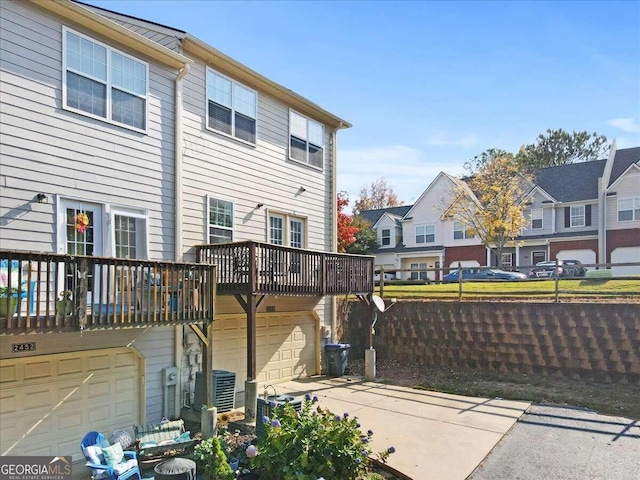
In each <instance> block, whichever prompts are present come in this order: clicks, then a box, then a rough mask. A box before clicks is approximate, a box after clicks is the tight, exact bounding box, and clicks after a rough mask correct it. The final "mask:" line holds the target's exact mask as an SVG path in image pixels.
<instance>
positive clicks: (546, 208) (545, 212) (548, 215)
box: [522, 193, 564, 237]
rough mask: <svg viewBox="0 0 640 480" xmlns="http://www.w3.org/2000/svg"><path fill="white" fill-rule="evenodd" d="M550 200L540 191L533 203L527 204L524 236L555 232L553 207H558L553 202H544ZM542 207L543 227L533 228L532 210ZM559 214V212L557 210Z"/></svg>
mask: <svg viewBox="0 0 640 480" xmlns="http://www.w3.org/2000/svg"><path fill="white" fill-rule="evenodd" d="M545 200H548V199H547V198H546V197H544V196H543V195H541V194H540V193H536V195H535V196H534V198H533V201H532V203H531V205H529V206H527V207H526V209H525V211H524V214H525V216H526V218H527V221H526V223H525V229H524V231H523V232H522V236H523V237H527V236H531V235H548V234H551V233H553V209H554V208H556V207H555V206H554V205H553V204H550V203H543V202H544V201H545ZM536 209H542V228H536V229H533V228H531V210H536ZM556 214H557V212H556ZM562 215H563V217H562V224H563V225H564V210H563V211H562Z"/></svg>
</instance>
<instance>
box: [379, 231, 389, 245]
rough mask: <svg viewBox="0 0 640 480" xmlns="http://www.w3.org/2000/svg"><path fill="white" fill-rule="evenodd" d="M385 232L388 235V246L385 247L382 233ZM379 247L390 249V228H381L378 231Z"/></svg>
mask: <svg viewBox="0 0 640 480" xmlns="http://www.w3.org/2000/svg"><path fill="white" fill-rule="evenodd" d="M385 230H386V231H387V232H389V235H388V237H389V243H388V244H386V245H385V243H384V239H385V235H384V232H385ZM380 246H382V247H390V246H391V229H390V228H381V229H380Z"/></svg>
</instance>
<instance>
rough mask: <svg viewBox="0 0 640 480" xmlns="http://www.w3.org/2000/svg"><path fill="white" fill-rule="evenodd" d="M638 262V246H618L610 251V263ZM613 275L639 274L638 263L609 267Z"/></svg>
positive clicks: (639, 252)
mask: <svg viewBox="0 0 640 480" xmlns="http://www.w3.org/2000/svg"><path fill="white" fill-rule="evenodd" d="M630 262H640V247H618V248H616V249H615V250H614V251H613V252H611V263H630ZM611 270H612V273H613V275H615V276H619V275H622V276H624V275H640V265H636V266H629V267H613V266H612V267H611Z"/></svg>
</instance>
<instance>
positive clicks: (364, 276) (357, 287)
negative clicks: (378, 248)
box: [196, 241, 374, 296]
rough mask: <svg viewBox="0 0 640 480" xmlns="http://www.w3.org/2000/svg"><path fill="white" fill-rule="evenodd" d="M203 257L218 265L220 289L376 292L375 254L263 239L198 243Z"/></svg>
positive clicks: (269, 292) (281, 292)
mask: <svg viewBox="0 0 640 480" xmlns="http://www.w3.org/2000/svg"><path fill="white" fill-rule="evenodd" d="M196 253H197V259H198V262H200V263H208V264H215V265H217V267H218V271H217V274H218V279H217V280H218V284H217V292H218V294H221V295H233V294H252V293H255V294H265V295H300V296H302V295H305V296H322V295H341V294H367V293H371V292H373V264H374V257H370V256H363V255H346V254H340V253H327V252H317V251H313V250H303V249H298V248H289V247H281V246H278V245H271V244H267V243H261V242H253V241H247V242H236V243H221V244H211V245H199V246H197V247H196Z"/></svg>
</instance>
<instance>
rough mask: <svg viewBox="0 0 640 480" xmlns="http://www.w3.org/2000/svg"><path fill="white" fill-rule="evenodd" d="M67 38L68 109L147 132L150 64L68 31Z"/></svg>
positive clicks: (65, 105)
mask: <svg viewBox="0 0 640 480" xmlns="http://www.w3.org/2000/svg"><path fill="white" fill-rule="evenodd" d="M63 38H64V56H63V58H64V89H63V102H64V103H63V104H64V107H65V108H66V109H68V110H73V111H75V112H78V113H82V114H83V115H89V116H91V117H94V118H100V119H104V120H107V121H109V122H112V123H116V124H118V125H124V126H126V127H127V128H132V129H135V130H140V131H146V130H147V107H148V105H147V104H148V96H149V95H148V84H149V82H148V79H149V66H148V64H146V63H144V62H141V61H140V60H137V59H135V58H133V57H131V56H129V55H127V54H125V53H122V52H120V51H118V50H115V49H113V48H111V47H108V46H106V45H103V44H102V43H99V42H96V41H95V40H91V39H90V38H87V37H85V36H84V35H81V34H79V33H76V32H74V31H72V30H69V29H67V28H64V29H63Z"/></svg>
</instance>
